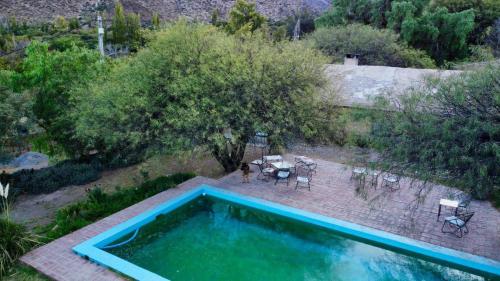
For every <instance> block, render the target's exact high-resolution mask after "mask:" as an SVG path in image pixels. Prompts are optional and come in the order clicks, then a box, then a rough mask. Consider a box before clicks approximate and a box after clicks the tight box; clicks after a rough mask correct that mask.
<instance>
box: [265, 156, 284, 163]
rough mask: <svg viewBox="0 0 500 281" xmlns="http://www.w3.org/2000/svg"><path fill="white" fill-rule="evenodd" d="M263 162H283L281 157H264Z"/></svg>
mask: <svg viewBox="0 0 500 281" xmlns="http://www.w3.org/2000/svg"><path fill="white" fill-rule="evenodd" d="M264 161H265V162H278V161H283V157H281V155H267V156H264Z"/></svg>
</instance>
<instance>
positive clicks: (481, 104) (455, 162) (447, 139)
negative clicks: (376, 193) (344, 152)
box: [372, 64, 500, 200]
mask: <svg viewBox="0 0 500 281" xmlns="http://www.w3.org/2000/svg"><path fill="white" fill-rule="evenodd" d="M393 105H394V104H393ZM396 105H397V106H398V110H397V111H396V112H394V111H392V110H381V111H378V113H379V114H380V115H379V116H377V117H376V119H375V123H374V125H373V130H372V131H373V141H374V143H375V144H376V145H378V147H379V148H381V149H382V156H383V157H382V162H383V164H384V165H385V167H387V168H388V169H390V170H392V171H393V172H397V173H400V174H408V175H411V176H413V177H414V178H420V179H423V180H425V181H430V182H441V183H445V184H447V185H449V186H456V187H461V188H462V189H464V190H465V191H467V192H470V193H471V194H473V195H474V196H475V197H477V198H480V199H487V198H492V197H493V198H498V196H499V193H500V191H499V190H498V187H499V186H500V178H499V175H500V166H499V165H498V163H500V146H499V143H500V65H498V64H493V65H490V66H488V67H485V68H484V69H480V70H478V71H473V72H465V73H463V74H461V75H457V76H452V77H450V78H448V79H445V80H439V79H437V80H436V79H432V80H429V81H428V82H427V84H426V85H425V86H423V87H420V88H415V89H414V90H413V91H412V92H411V93H408V95H405V96H403V97H401V98H400V99H399V101H398V104H396ZM496 200H498V199H496Z"/></svg>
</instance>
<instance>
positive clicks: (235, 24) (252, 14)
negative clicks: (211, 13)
mask: <svg viewBox="0 0 500 281" xmlns="http://www.w3.org/2000/svg"><path fill="white" fill-rule="evenodd" d="M265 21H266V18H265V17H264V16H262V15H261V14H259V13H258V12H257V10H256V9H255V4H254V3H248V2H247V1H245V0H237V1H236V3H235V4H234V6H233V8H232V9H231V11H230V12H229V21H228V22H227V25H226V30H227V31H228V32H229V33H231V34H235V33H247V32H254V31H255V30H257V29H258V28H259V27H261V26H262V24H263V23H264V22H265Z"/></svg>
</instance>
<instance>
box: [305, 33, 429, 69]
mask: <svg viewBox="0 0 500 281" xmlns="http://www.w3.org/2000/svg"><path fill="white" fill-rule="evenodd" d="M309 41H310V42H311V44H312V45H313V46H314V47H315V48H317V49H319V50H321V51H322V52H323V53H324V54H326V55H328V56H331V57H332V61H333V62H336V63H339V62H342V60H343V58H344V56H345V55H346V54H359V55H360V60H359V63H360V64H365V65H387V66H398V67H425V68H433V67H435V64H434V62H433V60H432V59H431V58H430V57H429V56H427V55H426V54H425V53H424V52H422V51H417V50H415V49H412V48H410V47H407V46H405V45H402V44H399V43H398V35H397V34H396V33H394V32H393V31H391V30H388V29H377V28H374V27H371V26H368V25H361V24H351V25H346V26H335V27H327V28H319V29H317V30H316V31H315V32H314V33H312V34H311V35H310V36H309Z"/></svg>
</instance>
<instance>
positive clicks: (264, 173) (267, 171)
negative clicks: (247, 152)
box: [250, 160, 275, 180]
mask: <svg viewBox="0 0 500 281" xmlns="http://www.w3.org/2000/svg"><path fill="white" fill-rule="evenodd" d="M250 164H253V165H256V166H257V167H259V174H258V175H257V179H260V180H269V177H272V176H273V175H274V171H275V170H274V169H273V168H271V167H267V164H266V163H265V162H264V161H262V160H254V161H252V162H251V163H250Z"/></svg>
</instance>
